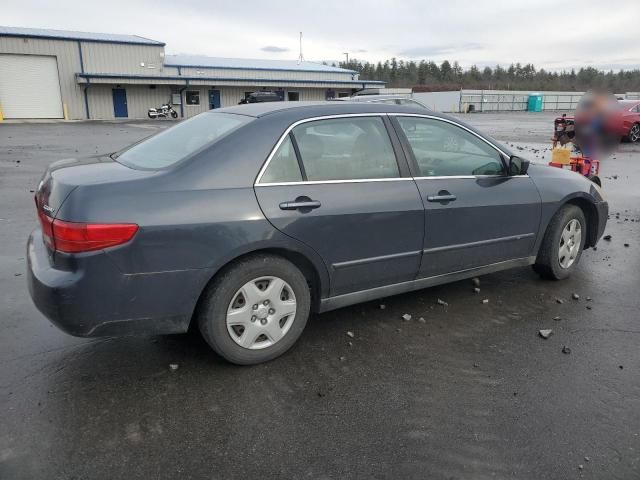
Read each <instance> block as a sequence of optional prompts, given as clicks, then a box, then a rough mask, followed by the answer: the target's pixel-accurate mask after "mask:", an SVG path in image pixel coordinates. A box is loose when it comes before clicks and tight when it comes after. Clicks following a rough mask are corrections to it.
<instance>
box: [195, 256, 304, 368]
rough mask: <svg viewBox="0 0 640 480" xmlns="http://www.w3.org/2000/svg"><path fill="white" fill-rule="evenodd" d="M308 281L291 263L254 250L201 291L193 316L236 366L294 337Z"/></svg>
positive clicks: (283, 347) (268, 354)
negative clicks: (195, 316) (202, 294)
mask: <svg viewBox="0 0 640 480" xmlns="http://www.w3.org/2000/svg"><path fill="white" fill-rule="evenodd" d="M310 308H311V294H310V291H309V286H308V284H307V280H306V278H305V277H304V275H303V274H302V272H300V270H299V269H298V268H297V267H296V266H295V265H293V264H292V263H291V262H289V261H287V260H285V259H284V258H282V257H278V256H275V255H266V254H258V255H252V256H249V257H246V258H244V259H242V260H240V261H238V262H236V263H235V264H234V265H233V266H232V267H231V268H229V269H227V270H226V271H224V272H223V273H222V274H220V275H219V276H218V277H217V278H216V279H215V280H214V281H213V283H212V284H211V285H210V286H209V288H208V289H207V291H206V292H205V296H204V298H203V300H202V303H201V305H200V308H199V310H198V314H197V321H198V325H199V327H200V332H201V333H202V336H203V337H204V339H205V340H206V341H207V343H208V344H209V345H210V346H211V348H213V349H214V350H215V351H216V353H218V354H219V355H220V356H222V357H224V358H225V359H226V360H228V361H229V362H231V363H235V364H237V365H253V364H257V363H262V362H267V361H269V360H273V359H274V358H276V357H279V356H280V355H282V354H283V353H285V352H286V351H287V350H289V349H290V348H291V347H292V346H293V344H294V343H295V342H296V341H297V340H298V338H299V337H300V335H301V334H302V331H303V330H304V327H305V325H306V324H307V320H308V318H309V311H310Z"/></svg>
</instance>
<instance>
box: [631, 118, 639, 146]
mask: <svg viewBox="0 0 640 480" xmlns="http://www.w3.org/2000/svg"><path fill="white" fill-rule="evenodd" d="M629 140H630V141H632V142H633V143H635V142H637V141H638V140H640V124H637V123H636V124H635V125H634V126H633V127H631V130H629Z"/></svg>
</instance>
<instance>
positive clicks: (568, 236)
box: [558, 218, 582, 268]
mask: <svg viewBox="0 0 640 480" xmlns="http://www.w3.org/2000/svg"><path fill="white" fill-rule="evenodd" d="M581 243H582V226H581V225H580V222H579V221H578V220H576V219H575V218H574V219H573V220H571V221H569V223H567V225H566V226H565V227H564V228H563V229H562V234H561V235H560V246H559V250H558V262H559V263H560V266H561V267H562V268H569V267H570V266H571V265H573V263H574V262H575V261H576V258H577V257H578V254H579V253H580V244H581Z"/></svg>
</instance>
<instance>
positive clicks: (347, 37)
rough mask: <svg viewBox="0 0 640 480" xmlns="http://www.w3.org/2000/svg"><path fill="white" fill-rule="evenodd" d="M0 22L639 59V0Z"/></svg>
mask: <svg viewBox="0 0 640 480" xmlns="http://www.w3.org/2000/svg"><path fill="white" fill-rule="evenodd" d="M0 24H3V25H8V26H20V27H41V28H56V29H63V30H82V31H93V32H109V33H125V34H135V35H141V36H144V37H149V38H152V39H155V40H161V41H163V42H165V43H166V44H167V46H166V51H167V53H169V54H171V53H191V54H203V55H210V56H218V57H244V58H278V59H296V58H297V56H298V32H299V31H302V32H303V53H304V57H305V59H306V60H314V61H321V60H328V61H332V60H340V59H343V58H344V54H343V52H347V51H348V52H349V55H350V57H355V58H358V59H361V60H368V61H372V62H375V61H378V60H384V59H386V58H390V57H392V56H396V57H398V58H404V59H422V58H427V59H429V60H434V61H436V62H441V61H442V60H444V59H448V60H450V61H454V60H458V61H459V62H460V63H461V64H462V65H463V66H464V67H468V66H470V65H472V64H477V65H478V66H480V67H482V66H485V65H491V66H494V65H496V64H501V65H508V64H510V63H512V62H514V63H515V62H521V63H523V64H524V63H533V64H534V65H535V66H536V67H537V68H541V67H543V68H547V69H553V70H557V69H562V68H573V67H575V68H579V67H581V66H594V67H598V68H605V69H609V68H613V69H616V70H617V69H619V68H625V69H629V68H640V0H606V1H605V0H582V1H580V0H533V1H524V2H523V1H521V0H504V1H503V0H484V1H483V0H474V1H468V0H422V1H418V0H406V1H402V0H397V1H379V0H368V1H359V0H358V1H348V0H314V1H304V0H297V1H295V0H270V1H265V2H257V1H256V2H252V1H238V0H235V1H231V0H186V1H171V0H154V1H150V0H140V1H137V0H128V1H122V0H109V1H100V2H95V1H93V0H58V1H53V0H2V7H1V14H0Z"/></svg>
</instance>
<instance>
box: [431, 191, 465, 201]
mask: <svg viewBox="0 0 640 480" xmlns="http://www.w3.org/2000/svg"><path fill="white" fill-rule="evenodd" d="M457 198H458V197H456V196H455V195H453V194H452V193H450V192H448V191H447V190H440V191H439V192H438V194H437V195H429V196H427V201H428V202H442V203H444V202H453V201H455V200H456V199H457Z"/></svg>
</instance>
